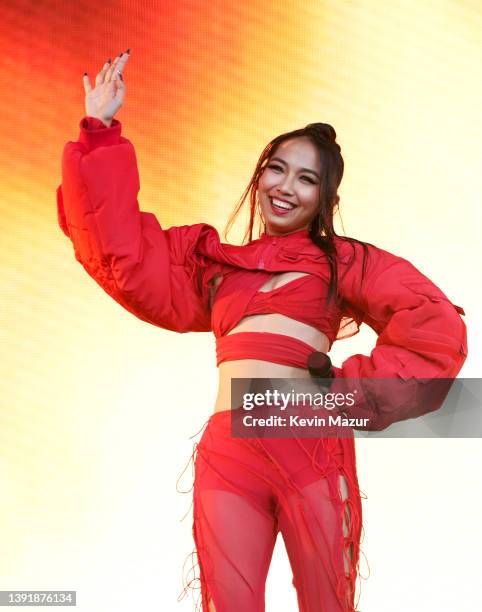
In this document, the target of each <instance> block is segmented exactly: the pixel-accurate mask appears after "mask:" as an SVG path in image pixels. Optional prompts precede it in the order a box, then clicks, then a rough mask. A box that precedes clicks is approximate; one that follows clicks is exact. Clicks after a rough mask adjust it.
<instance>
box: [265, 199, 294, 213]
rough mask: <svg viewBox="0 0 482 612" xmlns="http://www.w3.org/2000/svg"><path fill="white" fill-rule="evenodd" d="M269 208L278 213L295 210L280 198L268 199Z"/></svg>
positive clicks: (290, 204)
mask: <svg viewBox="0 0 482 612" xmlns="http://www.w3.org/2000/svg"><path fill="white" fill-rule="evenodd" d="M270 202H271V206H272V207H273V208H275V209H276V210H279V211H290V210H293V209H294V208H296V206H295V205H294V204H292V203H291V202H287V201H286V200H282V199H281V198H270Z"/></svg>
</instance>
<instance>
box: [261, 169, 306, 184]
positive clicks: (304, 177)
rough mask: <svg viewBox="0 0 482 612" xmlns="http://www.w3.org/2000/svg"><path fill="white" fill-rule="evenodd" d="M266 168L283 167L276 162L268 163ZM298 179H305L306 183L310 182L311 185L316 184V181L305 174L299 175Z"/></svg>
mask: <svg viewBox="0 0 482 612" xmlns="http://www.w3.org/2000/svg"><path fill="white" fill-rule="evenodd" d="M268 168H271V169H272V170H276V171H278V170H281V171H282V170H283V168H282V167H281V166H279V165H278V164H269V165H268ZM300 179H305V180H306V181H308V183H311V184H312V185H316V181H314V180H313V179H311V178H309V177H308V176H306V175H303V176H300Z"/></svg>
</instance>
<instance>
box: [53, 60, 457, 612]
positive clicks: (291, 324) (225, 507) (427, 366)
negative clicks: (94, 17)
mask: <svg viewBox="0 0 482 612" xmlns="http://www.w3.org/2000/svg"><path fill="white" fill-rule="evenodd" d="M128 58H129V52H126V53H125V54H120V55H119V56H118V57H117V58H116V59H115V61H114V62H111V61H110V60H109V61H108V62H106V64H104V66H103V68H102V69H101V70H100V72H99V73H98V74H97V76H96V82H95V88H92V87H91V85H90V82H89V78H88V76H87V75H86V74H85V75H84V87H85V92H86V117H84V119H82V121H81V123H80V130H81V131H80V136H79V140H78V141H77V142H69V143H67V144H66V146H65V148H64V153H63V159H62V185H61V186H60V187H59V188H58V189H57V204H58V215H59V223H60V226H61V228H62V230H63V231H64V233H65V234H66V235H67V236H69V238H70V239H71V240H72V243H73V246H74V250H75V256H76V258H77V259H78V261H79V262H80V263H81V264H82V265H83V266H84V268H85V269H86V270H87V272H88V273H89V274H90V275H91V276H92V277H93V278H94V279H95V280H96V282H97V283H99V285H100V286H101V287H103V289H104V290H105V291H106V292H107V293H109V294H110V295H111V296H112V297H113V298H114V299H115V300H116V301H118V302H119V303H120V304H121V305H122V306H123V307H124V308H126V309H127V310H129V311H130V312H132V313H133V314H134V315H136V316H137V317H139V318H140V319H142V320H144V321H147V322H149V323H151V324H153V325H157V326H160V327H163V328H165V329H169V330H173V331H177V332H181V333H182V332H187V331H213V332H214V333H215V336H216V350H217V364H218V366H219V390H218V396H217V400H216V405H215V411H214V414H213V415H212V416H211V417H210V418H209V421H208V424H207V427H206V429H205V431H204V433H203V435H202V438H201V440H200V442H199V444H198V445H197V447H196V460H195V468H196V472H195V483H194V512H193V514H194V523H193V535H194V539H195V543H196V549H197V555H198V561H199V570H200V580H201V595H202V607H203V610H204V611H208V610H209V611H213V610H215V611H216V612H231V611H243V612H244V611H250V612H251V611H253V612H257V611H262V610H264V585H265V580H266V576H267V572H268V568H269V563H270V560H271V556H272V552H273V548H274V544H275V540H276V537H277V533H278V532H281V534H282V536H283V539H284V542H285V545H286V549H287V553H288V556H289V559H290V563H291V567H292V570H293V578H294V579H293V584H294V586H295V588H296V592H297V597H298V603H299V609H300V610H302V611H303V612H315V611H316V612H352V611H354V610H355V602H354V599H355V597H354V595H355V581H356V577H357V570H358V563H359V543H360V534H361V517H362V512H361V502H360V491H359V488H358V481H357V474H356V464H355V448H354V439H353V431H352V430H351V429H350V430H349V433H348V434H346V432H345V434H344V435H338V436H328V435H327V436H323V437H320V436H318V437H313V436H306V437H304V436H297V435H296V434H294V435H289V436H286V437H281V436H277V437H274V436H272V437H270V436H269V434H267V433H266V432H261V433H259V430H256V434H257V435H253V436H252V437H250V436H246V435H243V432H241V431H240V430H238V431H237V434H238V435H233V434H232V432H231V415H232V414H239V413H240V412H242V411H241V408H240V410H235V411H234V412H232V411H231V410H230V408H231V407H233V408H238V407H239V406H240V404H239V403H237V401H234V404H233V406H232V404H231V396H230V391H231V380H232V379H260V378H261V379H272V378H276V379H279V380H280V384H281V385H283V380H285V381H286V380H287V379H291V380H289V386H290V388H291V387H292V383H298V382H299V388H300V389H301V388H303V390H305V391H306V390H307V389H311V390H313V391H315V390H318V391H319V390H320V387H318V386H317V385H318V381H317V379H315V378H312V375H321V374H323V375H324V376H325V377H327V378H330V377H334V379H333V384H334V388H335V389H338V390H342V389H343V388H344V387H343V384H344V381H346V380H347V378H351V379H355V380H359V381H360V389H361V390H363V389H364V388H366V386H367V384H368V383H367V381H370V380H373V379H376V378H383V379H396V380H409V381H413V380H415V379H414V377H417V379H418V378H420V379H422V378H425V379H431V378H432V379H433V378H453V377H455V376H456V375H457V373H458V372H459V370H460V368H461V367H462V364H463V362H464V360H465V357H466V354H467V343H466V330H465V324H464V323H463V321H462V319H461V318H460V316H459V315H460V314H464V313H463V310H462V309H461V308H460V307H459V306H455V305H454V304H452V303H451V302H450V300H449V299H448V298H447V297H446V296H445V295H444V294H443V293H442V291H440V289H438V288H437V287H436V286H435V285H434V284H433V283H432V282H431V281H430V280H429V279H428V278H427V277H425V276H424V275H423V274H421V273H420V272H419V271H418V270H417V269H416V268H415V267H414V266H412V265H411V264H410V263H409V262H408V261H406V260H404V259H402V258H400V257H397V256H395V255H392V254H390V253H388V252H386V251H383V250H382V249H379V248H377V247H375V246H373V245H370V244H368V243H362V242H360V241H357V240H354V239H351V238H344V237H340V236H337V235H336V234H335V232H334V229H333V214H334V211H335V209H336V207H337V204H338V201H339V197H338V195H337V188H338V186H339V184H340V181H341V179H342V176H343V159H342V157H341V154H340V147H339V145H338V144H337V143H336V134H335V130H334V129H333V128H332V127H331V126H329V125H327V124H322V123H317V124H310V125H309V126H306V128H303V129H301V130H295V131H293V132H290V133H288V134H282V135H281V136H279V137H277V138H275V139H274V140H273V141H271V143H269V144H268V146H267V147H266V148H265V150H264V151H263V153H262V155H261V157H260V160H259V162H258V164H257V166H256V169H255V171H254V174H253V177H252V179H251V181H250V184H249V186H248V188H247V190H246V191H245V193H244V195H243V198H242V199H241V201H240V203H239V205H238V207H237V208H236V210H235V211H234V213H233V216H232V218H231V220H230V223H231V222H232V221H233V220H234V218H235V216H236V215H237V213H238V212H239V210H240V208H241V206H242V204H243V203H244V201H245V199H246V197H247V195H248V194H249V195H250V203H251V217H250V225H249V228H248V231H247V233H246V236H245V240H244V242H246V239H247V244H245V245H244V246H234V245H228V244H223V243H221V242H220V240H219V236H218V234H217V232H216V230H215V228H213V227H212V226H210V225H207V224H204V223H200V224H196V225H191V226H182V227H172V228H169V229H167V230H163V229H162V228H161V227H160V225H159V223H158V221H157V219H156V218H155V216H154V215H153V214H151V213H146V212H140V211H139V206H138V203H137V199H136V196H137V193H138V190H139V177H138V171H137V164H136V158H135V151H134V148H133V146H132V144H131V143H130V142H129V141H128V140H127V139H126V138H123V137H121V135H120V133H121V125H120V122H119V121H117V120H115V119H114V114H115V113H116V112H117V110H118V109H119V108H120V106H121V105H122V103H123V100H124V97H125V84H124V81H123V78H122V72H123V69H124V67H125V65H126V63H127V61H128ZM257 215H258V217H257ZM257 218H258V219H261V227H262V229H263V232H262V233H261V235H260V237H259V238H257V239H253V227H254V223H255V221H256V219H257ZM228 227H229V224H228ZM362 322H365V323H367V324H368V325H370V326H371V327H372V328H373V329H374V330H375V331H376V332H377V334H378V335H379V337H378V340H377V346H376V348H375V349H374V350H373V351H372V353H371V355H370V357H367V356H363V355H354V356H352V357H350V358H349V359H347V360H346V361H345V362H344V363H343V364H342V367H341V368H336V367H330V365H331V364H330V361H329V358H328V357H327V355H326V354H327V353H328V351H329V350H330V348H331V345H332V343H333V342H334V341H335V340H336V339H340V338H343V337H348V336H349V335H353V333H356V332H357V331H358V328H359V326H360V325H361V323H362ZM323 357H324V358H325V360H324V362H323V360H322V359H321V361H320V358H323ZM326 366H328V367H326ZM363 381H364V382H363ZM325 382H326V381H325ZM294 386H295V387H297V384H294ZM249 388H250V387H249V385H248V386H245V387H241V389H240V392H241V395H240V397H241V396H243V394H244V393H245V392H246V391H248V390H249ZM285 388H286V384H285ZM428 388H429V386H426V385H421V386H420V389H419V391H420V392H419V393H418V394H417V395H416V397H417V401H415V400H414V399H413V398H414V397H415V394H414V392H413V388H411V389H410V392H409V393H407V395H406V396H405V395H404V390H403V389H401V390H400V393H397V394H393V393H392V394H385V395H383V394H380V393H378V394H377V393H376V392H374V390H373V388H371V393H370V396H369V399H363V401H360V402H358V403H357V405H355V406H351V407H347V406H344V407H343V411H341V409H340V408H339V407H336V408H335V409H334V410H333V414H343V415H344V416H348V417H354V418H355V417H356V419H359V420H357V421H356V423H355V424H356V425H357V426H358V425H359V426H360V428H365V429H375V430H376V429H383V428H385V427H387V426H388V425H390V424H391V423H393V422H395V421H397V420H402V419H406V418H410V417H413V416H417V415H418V414H422V413H423V412H427V411H428V410H432V409H435V407H436V406H434V405H432V404H431V403H430V401H429V400H430V398H431V397H432V395H433V393H427V392H426V391H425V389H428ZM324 389H325V390H326V388H324ZM424 391H425V395H423V393H424ZM394 395H395V396H394ZM325 397H327V395H325ZM420 397H422V398H423V399H424V400H425V401H422V402H421V401H420ZM265 407H266V406H265ZM295 407H296V403H295ZM314 408H315V407H314V406H309V407H308V409H309V410H313V409H314ZM330 409H331V408H329V407H328V406H324V407H323V410H325V411H326V410H330ZM361 423H363V425H361ZM258 434H259V435H258Z"/></svg>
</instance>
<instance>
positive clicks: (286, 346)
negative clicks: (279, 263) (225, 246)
mask: <svg viewBox="0 0 482 612" xmlns="http://www.w3.org/2000/svg"><path fill="white" fill-rule="evenodd" d="M271 277H272V274H271V273H267V272H265V271H261V270H260V271H247V270H232V271H231V272H228V273H227V274H224V275H223V280H222V282H221V284H220V285H219V287H218V289H217V292H216V297H215V301H214V304H213V308H212V316H211V324H212V329H213V332H214V335H215V336H216V358H217V359H216V363H217V365H218V366H219V364H220V363H222V362H223V361H231V360H235V359H261V360H263V361H271V362H274V363H280V364H283V365H291V366H294V367H299V368H306V367H307V362H308V357H309V356H310V355H311V353H313V352H314V351H316V350H317V349H316V348H314V347H312V346H310V345H309V344H306V343H305V342H303V341H301V340H298V339H296V338H293V337H291V336H288V335H285V334H275V333H271V332H235V333H234V334H230V335H228V334H229V332H230V331H231V330H232V329H233V328H234V327H236V325H238V323H239V322H240V321H241V319H243V318H244V317H246V316H249V315H256V314H268V313H279V314H282V315H285V316H287V317H290V318H292V319H295V320H297V321H300V322H302V323H306V324H307V325H310V326H312V327H315V328H316V329H318V330H319V331H321V332H323V333H324V334H325V335H326V336H327V337H328V340H329V343H330V345H329V346H330V348H331V345H332V344H333V342H334V340H335V338H336V335H337V332H338V329H339V326H340V321H341V318H342V312H341V310H340V309H339V308H338V307H336V306H335V304H334V303H333V302H330V304H329V305H328V306H327V305H326V304H325V300H326V294H327V291H328V286H327V283H326V281H325V280H324V279H322V278H320V277H318V276H314V275H312V274H305V275H304V276H301V277H299V278H295V279H293V280H291V281H288V282H286V283H285V284H283V285H281V286H280V287H277V288H275V289H271V290H269V291H264V290H261V287H263V286H264V285H265V283H266V281H267V279H269V278H271Z"/></svg>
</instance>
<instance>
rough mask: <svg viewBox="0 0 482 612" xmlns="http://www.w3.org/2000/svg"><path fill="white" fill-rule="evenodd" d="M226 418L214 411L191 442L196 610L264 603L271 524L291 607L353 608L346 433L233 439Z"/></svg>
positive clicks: (224, 611)
mask: <svg viewBox="0 0 482 612" xmlns="http://www.w3.org/2000/svg"><path fill="white" fill-rule="evenodd" d="M230 418H231V411H229V410H227V411H222V412H218V413H215V414H213V415H212V416H211V418H210V419H209V421H208V424H207V427H206V429H205V430H204V433H203V435H202V438H201V440H200V442H199V444H198V445H197V449H196V451H195V453H196V458H195V479H194V505H193V517H194V523H193V535H194V541H195V544H196V551H197V558H198V563H199V573H200V581H201V598H202V610H203V612H211V610H216V612H264V610H265V603H264V594H265V582H266V577H267V574H268V568H269V565H270V561H271V558H272V554H273V549H274V545H275V541H276V537H277V534H278V531H280V532H281V534H282V537H283V540H284V543H285V546H286V550H287V553H288V557H289V561H290V564H291V568H292V571H293V584H294V586H295V588H296V593H297V598H298V605H299V610H300V611H301V612H354V611H355V604H354V595H355V582H356V578H357V572H358V566H359V550H360V549H359V543H360V535H361V519H362V509H361V499H360V492H359V488H358V480H357V474H356V466H355V447H354V439H353V438H352V437H350V438H324V439H320V438H317V439H315V438H304V439H296V438H285V439H282V438H271V439H269V438H259V439H257V438H249V439H246V438H234V437H232V436H231V429H230V423H231V421H230ZM210 602H211V607H210Z"/></svg>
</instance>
